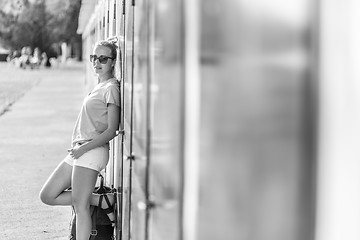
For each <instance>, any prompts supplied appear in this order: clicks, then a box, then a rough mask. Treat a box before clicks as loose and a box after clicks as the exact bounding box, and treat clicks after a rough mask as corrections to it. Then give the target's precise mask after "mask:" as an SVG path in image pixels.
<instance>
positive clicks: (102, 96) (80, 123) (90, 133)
mask: <svg viewBox="0 0 360 240" xmlns="http://www.w3.org/2000/svg"><path fill="white" fill-rule="evenodd" d="M110 103H111V104H115V105H116V106H119V107H120V88H119V82H118V81H117V79H116V78H111V79H108V80H107V81H105V82H101V83H99V84H97V85H96V86H95V88H94V89H93V90H92V92H91V93H90V94H89V95H88V96H86V97H85V99H84V101H83V104H82V107H81V110H80V113H79V116H78V118H77V120H76V124H75V127H74V131H73V135H72V147H74V146H75V144H76V143H84V142H87V141H91V140H92V139H94V138H95V137H96V136H99V135H100V134H101V133H102V132H104V131H105V130H106V129H107V128H108V108H107V107H108V104H110Z"/></svg>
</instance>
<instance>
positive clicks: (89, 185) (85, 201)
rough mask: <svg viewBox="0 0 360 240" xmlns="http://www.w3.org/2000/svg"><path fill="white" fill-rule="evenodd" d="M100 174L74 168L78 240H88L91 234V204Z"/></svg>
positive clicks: (74, 200) (73, 188)
mask: <svg viewBox="0 0 360 240" xmlns="http://www.w3.org/2000/svg"><path fill="white" fill-rule="evenodd" d="M97 177H98V172H97V171H95V170H92V169H89V168H84V167H79V166H74V168H73V174H72V184H71V185H72V204H73V206H74V208H75V212H76V239H77V240H88V239H89V236H90V232H91V214H90V204H91V203H92V198H93V191H94V188H95V183H96V179H97Z"/></svg>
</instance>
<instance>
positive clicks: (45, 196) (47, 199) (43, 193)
mask: <svg viewBox="0 0 360 240" xmlns="http://www.w3.org/2000/svg"><path fill="white" fill-rule="evenodd" d="M39 198H40V200H41V202H43V203H44V204H47V205H54V200H55V197H54V196H52V195H51V194H50V191H47V190H46V188H42V189H41V190H40V193H39Z"/></svg>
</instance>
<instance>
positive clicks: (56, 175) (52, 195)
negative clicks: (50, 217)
mask: <svg viewBox="0 0 360 240" xmlns="http://www.w3.org/2000/svg"><path fill="white" fill-rule="evenodd" d="M72 169H73V167H72V166H70V165H69V164H67V163H65V162H61V163H60V164H59V165H58V166H57V168H56V169H55V170H54V172H53V173H52V174H51V175H50V177H49V178H48V180H47V181H46V182H45V184H44V186H43V187H42V189H41V191H40V199H41V201H42V202H43V203H45V204H47V205H64V206H66V205H72V200H71V192H66V191H65V192H64V190H66V189H67V188H68V187H70V186H71V175H72Z"/></svg>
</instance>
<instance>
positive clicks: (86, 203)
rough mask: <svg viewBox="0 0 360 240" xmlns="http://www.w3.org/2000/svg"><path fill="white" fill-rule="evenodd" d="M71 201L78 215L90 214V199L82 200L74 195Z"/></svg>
mask: <svg viewBox="0 0 360 240" xmlns="http://www.w3.org/2000/svg"><path fill="white" fill-rule="evenodd" d="M71 200H72V205H73V206H74V208H75V212H76V213H77V214H79V213H87V212H90V199H84V198H80V197H77V196H76V195H75V196H74V194H73V195H72V199H71Z"/></svg>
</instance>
